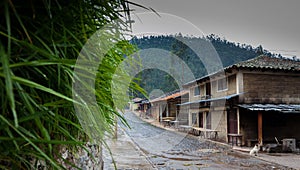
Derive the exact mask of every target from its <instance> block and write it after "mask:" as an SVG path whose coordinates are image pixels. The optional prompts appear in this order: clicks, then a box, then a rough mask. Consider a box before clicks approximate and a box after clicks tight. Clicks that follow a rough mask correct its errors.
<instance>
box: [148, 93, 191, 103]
mask: <svg viewBox="0 0 300 170" xmlns="http://www.w3.org/2000/svg"><path fill="white" fill-rule="evenodd" d="M185 94H188V91H186V90H183V91H179V92H176V93H173V94H170V95H164V96H161V97H158V98H156V99H153V100H151V101H150V102H158V101H166V100H169V99H175V98H177V97H181V96H183V95H185Z"/></svg>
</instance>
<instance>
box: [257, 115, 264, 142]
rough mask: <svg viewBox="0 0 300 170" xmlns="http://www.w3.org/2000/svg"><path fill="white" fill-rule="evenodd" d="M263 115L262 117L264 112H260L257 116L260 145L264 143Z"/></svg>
mask: <svg viewBox="0 0 300 170" xmlns="http://www.w3.org/2000/svg"><path fill="white" fill-rule="evenodd" d="M262 125H263V117H262V112H258V116H257V129H258V133H257V138H258V143H259V144H260V145H262V144H263V127H262Z"/></svg>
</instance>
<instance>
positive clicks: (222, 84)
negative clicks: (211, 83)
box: [217, 78, 227, 91]
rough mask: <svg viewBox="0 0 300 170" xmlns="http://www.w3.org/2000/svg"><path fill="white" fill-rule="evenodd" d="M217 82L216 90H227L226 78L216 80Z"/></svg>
mask: <svg viewBox="0 0 300 170" xmlns="http://www.w3.org/2000/svg"><path fill="white" fill-rule="evenodd" d="M217 84H218V91H223V90H227V79H226V78H223V79H219V80H218V81H217Z"/></svg>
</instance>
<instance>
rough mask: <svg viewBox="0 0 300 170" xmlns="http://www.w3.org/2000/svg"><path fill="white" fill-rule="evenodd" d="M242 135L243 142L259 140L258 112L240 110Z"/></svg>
mask: <svg viewBox="0 0 300 170" xmlns="http://www.w3.org/2000/svg"><path fill="white" fill-rule="evenodd" d="M239 117H240V120H239V121H240V133H241V134H243V142H247V139H257V131H258V130H257V117H258V115H257V112H251V111H248V110H245V109H241V108H240V109H239Z"/></svg>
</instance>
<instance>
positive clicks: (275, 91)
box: [243, 73, 300, 104]
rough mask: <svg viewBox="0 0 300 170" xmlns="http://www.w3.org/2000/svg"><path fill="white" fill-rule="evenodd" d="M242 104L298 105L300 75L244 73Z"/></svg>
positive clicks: (299, 100) (299, 101)
mask: <svg viewBox="0 0 300 170" xmlns="http://www.w3.org/2000/svg"><path fill="white" fill-rule="evenodd" d="M243 82H244V91H245V92H246V93H245V94H244V98H243V102H244V103H275V104H276V103H287V104H291V103H300V90H299V87H300V75H288V74H285V75H284V74H279V73H273V74H272V73H264V74H260V73H258V74H254V73H244V75H243Z"/></svg>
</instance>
